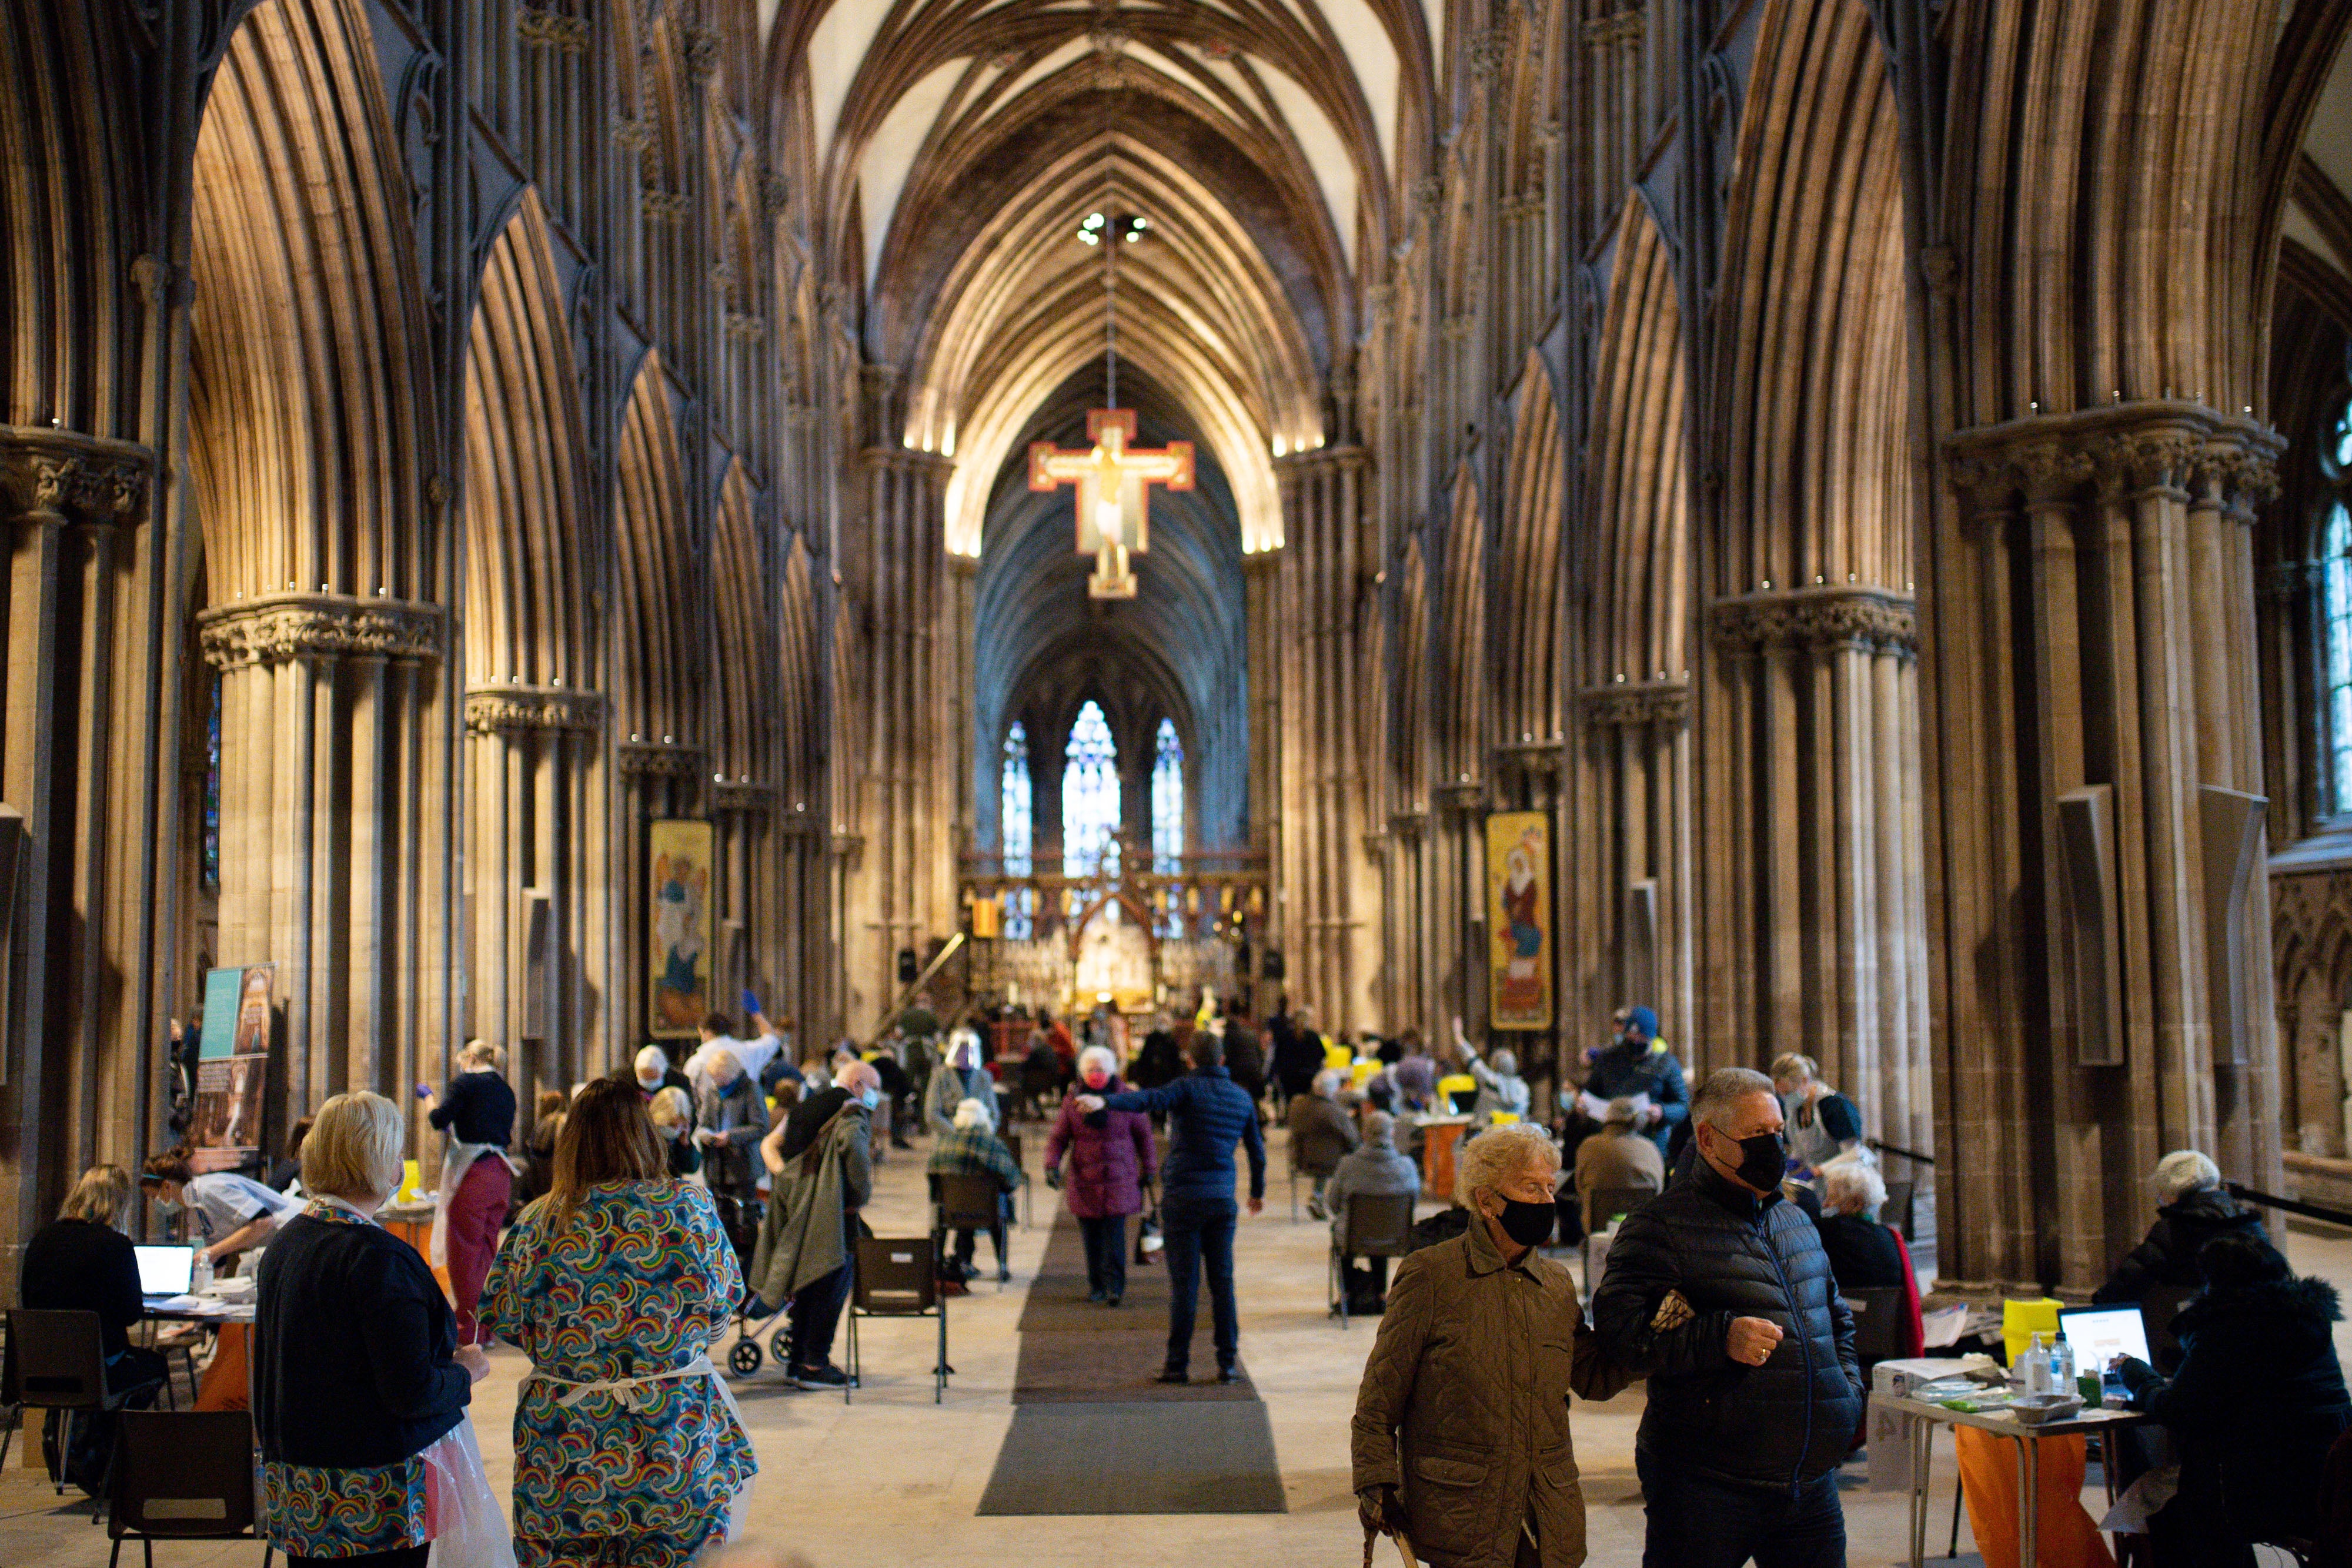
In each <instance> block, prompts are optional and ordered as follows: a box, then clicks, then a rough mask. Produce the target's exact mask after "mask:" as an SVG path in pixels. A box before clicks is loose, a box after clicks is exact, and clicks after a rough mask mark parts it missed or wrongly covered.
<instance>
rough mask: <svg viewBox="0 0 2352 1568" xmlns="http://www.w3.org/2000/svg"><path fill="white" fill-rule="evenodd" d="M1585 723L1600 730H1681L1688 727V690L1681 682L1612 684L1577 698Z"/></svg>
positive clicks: (1586, 690) (1589, 690) (1583, 693)
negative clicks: (1653, 728)
mask: <svg viewBox="0 0 2352 1568" xmlns="http://www.w3.org/2000/svg"><path fill="white" fill-rule="evenodd" d="M1577 701H1578V702H1579V703H1580V704H1581V705H1582V706H1583V708H1584V722H1585V723H1587V724H1589V725H1591V726H1593V727H1596V728H1602V729H1647V728H1649V727H1652V726H1654V725H1655V726H1660V727H1664V728H1668V729H1680V728H1682V727H1684V726H1685V725H1687V724H1689V723H1690V714H1691V692H1690V687H1689V686H1688V685H1686V684H1685V683H1684V682H1681V681H1615V682H1612V683H1611V684H1609V685H1600V686H1587V687H1585V688H1584V690H1583V691H1581V692H1579V693H1578V694H1577Z"/></svg>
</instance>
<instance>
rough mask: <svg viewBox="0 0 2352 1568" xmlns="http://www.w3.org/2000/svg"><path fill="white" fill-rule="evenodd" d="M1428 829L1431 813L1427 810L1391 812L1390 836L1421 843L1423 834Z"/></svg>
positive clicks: (1405, 841) (1407, 841) (1399, 839)
mask: <svg viewBox="0 0 2352 1568" xmlns="http://www.w3.org/2000/svg"><path fill="white" fill-rule="evenodd" d="M1427 831H1429V813H1428V812H1426V811H1391V812H1390V813H1389V836H1390V837H1391V838H1393V839H1395V840H1397V841H1399V842H1402V843H1408V844H1412V843H1419V842H1420V841H1421V836H1422V835H1423V833H1425V832H1427Z"/></svg>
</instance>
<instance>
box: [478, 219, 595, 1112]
mask: <svg viewBox="0 0 2352 1568" xmlns="http://www.w3.org/2000/svg"><path fill="white" fill-rule="evenodd" d="M548 225H549V215H548V212H547V209H546V206H545V204H544V203H543V202H542V201H541V198H540V195H539V193H538V191H537V190H536V189H535V188H526V189H525V190H524V191H523V192H522V193H521V195H520V197H519V198H518V199H517V201H516V203H515V204H514V209H513V211H512V213H511V214H510V215H509V217H508V219H507V221H506V223H505V224H504V225H502V226H501V228H500V229H499V234H498V237H497V238H496V239H495V240H493V241H492V242H491V244H490V246H489V248H488V254H487V256H485V258H484V261H483V267H482V275H481V278H480V280H479V283H478V287H477V289H476V291H475V300H476V302H475V306H474V317H473V320H472V322H471V323H470V326H469V328H468V331H467V354H466V379H465V392H464V396H465V441H466V472H465V550H466V600H465V602H466V605H467V617H466V661H465V678H466V728H467V775H466V781H465V797H464V800H465V805H464V810H465V821H466V829H467V861H466V866H467V876H468V879H469V883H470V887H469V892H470V895H471V903H470V906H469V907H470V912H471V915H472V927H473V928H472V931H471V933H470V948H471V951H472V953H473V956H474V966H473V972H474V977H475V978H474V982H473V984H472V986H471V987H470V988H468V1001H469V1002H470V1004H471V1008H472V1016H471V1019H470V1020H469V1022H468V1026H467V1028H468V1032H469V1033H471V1034H475V1035H478V1036H480V1037H482V1038H484V1039H495V1040H503V1041H506V1042H508V1043H509V1051H510V1054H511V1062H510V1069H509V1070H510V1071H511V1072H512V1074H513V1076H514V1077H515V1079H516V1081H517V1082H519V1083H520V1084H522V1085H524V1086H525V1087H527V1088H530V1089H541V1088H548V1087H557V1086H562V1085H567V1084H570V1083H572V1082H577V1081H578V1079H579V1077H580V1076H581V1075H582V1074H583V1072H584V1071H587V1069H588V1067H589V1065H590V1064H591V1063H593V1062H594V1061H598V1060H600V1059H601V1056H602V1052H601V1051H599V1050H598V1046H599V1045H600V1044H603V1043H608V1042H606V1041H601V1040H599V1039H598V1038H597V1030H598V1028H599V1026H600V1025H603V1024H606V1023H608V1022H609V1019H606V1018H604V1015H603V1013H602V1011H601V1009H600V1008H599V1006H598V1000H599V998H602V997H604V996H605V995H606V994H608V993H609V991H610V989H611V977H610V975H609V974H608V973H607V972H606V967H607V966H606V961H605V955H606V951H607V946H608V945H607V943H606V941H605V935H606V932H607V930H608V913H607V908H606V905H605V903H604V899H603V898H602V897H601V896H599V889H600V888H601V886H602V885H603V883H604V875H605V866H606V864H607V853H608V845H607V841H606V838H605V834H604V800H605V799H606V791H607V789H608V788H609V779H608V776H607V774H606V770H605V768H604V757H605V749H604V747H605V739H606V737H605V725H606V721H607V718H608V713H607V709H606V705H605V701H604V693H603V691H602V690H601V689H600V688H601V685H602V668H603V665H602V659H601V654H602V652H603V649H604V638H603V637H602V636H601V635H600V634H599V631H598V628H597V626H596V622H595V615H594V603H595V595H594V579H593V564H592V562H593V558H592V556H591V554H590V550H591V549H592V548H593V539H594V537H595V536H594V532H593V530H592V528H591V525H590V521H589V517H588V505H589V501H588V497H589V494H590V488H589V486H590V475H589V469H590V461H589V457H588V455H587V452H586V450H585V447H586V434H585V429H584V426H583V417H582V410H581V393H580V378H579V374H578V372H577V371H576V369H575V367H574V360H573V352H572V332H571V317H570V312H569V311H567V310H566V308H565V306H564V294H563V289H562V281H561V279H560V278H559V277H558V276H557V272H556V262H555V257H554V254H553V251H552V249H551V237H550V232H549V226H548ZM534 974H537V975H539V976H541V977H543V980H542V983H541V986H540V987H538V988H536V989H534V988H533V987H532V986H531V985H530V981H529V979H528V977H530V976H532V975H534Z"/></svg>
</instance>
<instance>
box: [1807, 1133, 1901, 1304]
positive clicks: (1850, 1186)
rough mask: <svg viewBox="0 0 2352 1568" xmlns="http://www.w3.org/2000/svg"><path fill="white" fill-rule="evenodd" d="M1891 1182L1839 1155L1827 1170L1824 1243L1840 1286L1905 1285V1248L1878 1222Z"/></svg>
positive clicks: (1890, 1287)
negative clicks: (1887, 1183) (1841, 1158)
mask: <svg viewBox="0 0 2352 1568" xmlns="http://www.w3.org/2000/svg"><path fill="white" fill-rule="evenodd" d="M1885 1203H1886V1183H1885V1180H1884V1179H1883V1178H1882V1177H1881V1176H1879V1174H1878V1172H1877V1171H1876V1170H1875V1169H1874V1168H1873V1167H1872V1166H1866V1165H1863V1164H1861V1163H1860V1162H1858V1161H1853V1160H1836V1161H1832V1163H1831V1164H1830V1165H1828V1166H1824V1167H1823V1168H1822V1218H1821V1220H1820V1229H1821V1233H1822V1249H1823V1250H1824V1251H1826V1252H1828V1253H1829V1255H1830V1272H1831V1273H1832V1275H1834V1276H1835V1277H1836V1279H1837V1286H1838V1289H1839V1290H1841V1291H1890V1290H1900V1289H1902V1287H1903V1249H1902V1248H1901V1247H1900V1246H1899V1245H1897V1244H1896V1242H1895V1232H1893V1231H1892V1230H1889V1229H1887V1228H1886V1227H1885V1226H1884V1225H1881V1224H1880V1223H1879V1222H1878V1211H1879V1209H1880V1208H1881V1207H1885Z"/></svg>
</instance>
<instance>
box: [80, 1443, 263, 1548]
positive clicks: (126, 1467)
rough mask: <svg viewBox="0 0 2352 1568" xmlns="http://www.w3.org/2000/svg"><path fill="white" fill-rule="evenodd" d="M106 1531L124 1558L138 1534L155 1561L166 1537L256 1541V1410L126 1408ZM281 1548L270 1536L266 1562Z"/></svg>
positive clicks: (190, 1539) (168, 1539)
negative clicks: (251, 1412)
mask: <svg viewBox="0 0 2352 1568" xmlns="http://www.w3.org/2000/svg"><path fill="white" fill-rule="evenodd" d="M108 1495H109V1498H110V1500H111V1502H112V1503H113V1508H112V1510H111V1511H110V1512H109V1513H108V1515H107V1520H106V1533H107V1534H108V1535H109V1536H110V1537H111V1538H112V1539H113V1542H114V1551H113V1552H112V1553H110V1555H109V1556H108V1558H107V1560H106V1561H107V1568H117V1564H119V1563H121V1560H122V1543H123V1542H125V1541H136V1542H139V1543H140V1545H141V1546H142V1548H143V1549H144V1550H145V1552H146V1558H147V1568H154V1564H155V1542H158V1541H252V1540H255V1539H257V1538H258V1535H259V1532H258V1531H257V1529H256V1521H255V1515H254V1502H253V1417H252V1416H250V1415H248V1414H247V1413H246V1412H245V1411H243V1410H202V1411H198V1410H191V1411H186V1412H180V1411H163V1410H125V1411H124V1412H123V1413H122V1429H121V1434H120V1436H119V1437H117V1438H116V1442H115V1450H114V1474H113V1484H112V1485H111V1486H110V1488H109V1489H108ZM275 1550H276V1548H275V1547H274V1546H272V1545H270V1544H269V1543H268V1542H263V1545H262V1548H261V1563H262V1568H269V1563H270V1560H271V1553H272V1552H274V1551H275Z"/></svg>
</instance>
